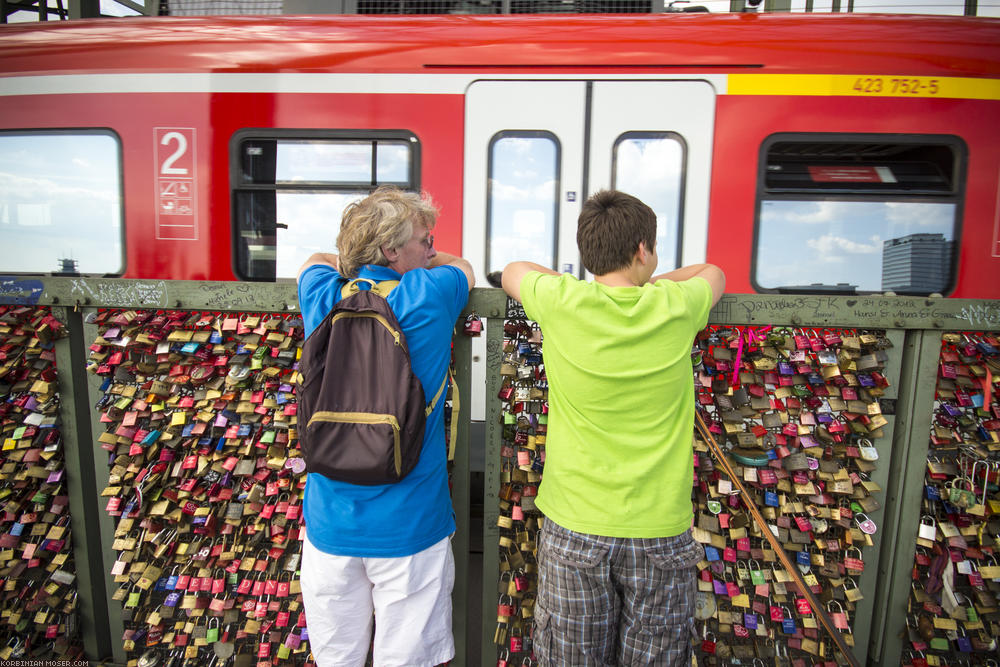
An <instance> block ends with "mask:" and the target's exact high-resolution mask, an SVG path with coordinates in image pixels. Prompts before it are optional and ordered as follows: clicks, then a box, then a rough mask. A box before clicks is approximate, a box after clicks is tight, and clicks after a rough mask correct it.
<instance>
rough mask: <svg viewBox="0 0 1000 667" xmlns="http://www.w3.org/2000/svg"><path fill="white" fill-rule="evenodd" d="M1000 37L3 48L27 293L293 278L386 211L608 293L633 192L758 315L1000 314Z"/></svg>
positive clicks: (391, 30)
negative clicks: (830, 299) (826, 311)
mask: <svg viewBox="0 0 1000 667" xmlns="http://www.w3.org/2000/svg"><path fill="white" fill-rule="evenodd" d="M997 118H1000V20H993V19H983V18H957V17H917V16H900V15H894V16H879V15H811V14H805V15H803V14H794V15H793V14H783V15H777V14H761V15H758V14H712V15H707V14H696V13H674V14H664V15H642V16H587V15H573V16H567V15H559V16H540V15H536V16H518V17H509V16H504V17H500V16H490V17H486V16H439V17H363V16H336V17H307V16H284V17H252V18H251V17H227V18H170V19H166V18H165V19H152V18H141V19H113V20H93V21H91V20H87V21H74V22H66V23H58V24H55V23H49V24H32V25H23V24H22V25H6V26H2V27H0V234H2V238H3V244H2V250H0V273H9V274H24V273H27V274H31V273H43V274H47V273H80V274H84V275H109V276H121V277H125V278H170V279H206V280H265V281H267V280H275V279H282V278H290V277H293V276H294V274H295V270H296V269H297V267H298V265H299V263H300V262H301V261H302V259H303V258H304V257H305V256H307V255H308V254H309V253H311V252H313V251H314V250H317V249H324V250H329V249H331V248H332V247H333V245H334V240H335V238H336V232H337V226H338V223H339V216H340V211H341V210H342V208H343V206H344V205H346V203H347V202H348V201H350V200H351V199H352V198H354V197H357V196H359V195H362V194H364V193H366V192H367V191H368V190H370V189H371V188H372V187H373V186H374V185H377V184H382V183H394V184H396V185H399V186H401V187H404V188H419V189H423V190H426V191H428V192H429V193H431V195H432V196H433V197H434V199H435V200H436V202H437V203H438V205H439V206H440V209H441V217H440V221H439V224H438V227H437V229H436V231H435V236H436V238H437V243H438V245H439V247H441V248H442V249H444V250H447V251H450V252H460V253H462V254H463V255H464V256H466V257H468V258H470V259H471V260H472V261H473V262H474V264H475V265H476V269H477V273H478V274H479V275H482V274H484V273H485V272H487V271H491V270H495V269H498V268H501V267H502V266H503V265H504V263H505V262H506V261H508V260H510V259H514V258H517V259H533V260H535V261H538V262H540V263H543V264H547V265H550V266H553V267H556V268H559V269H560V270H564V271H569V272H573V273H577V274H580V275H582V271H583V270H582V267H581V266H580V263H579V258H578V255H577V253H576V247H575V220H576V216H577V213H578V211H579V208H580V205H581V202H582V201H583V200H584V199H585V198H586V197H587V195H588V194H589V193H592V192H594V191H596V190H597V189H599V188H603V187H616V188H618V189H621V190H625V191H628V192H632V193H633V194H636V195H638V196H640V197H641V198H643V199H644V200H646V201H647V202H648V203H650V204H651V205H652V206H653V208H654V209H655V210H656V211H657V214H658V216H659V221H660V228H659V247H658V249H659V256H660V258H661V261H662V263H663V265H664V266H663V268H665V269H666V268H670V265H674V264H681V263H690V262H696V261H706V260H707V261H710V262H713V263H716V264H719V265H721V266H723V267H725V269H726V272H727V275H728V289H729V291H731V292H737V293H738V292H754V291H757V292H783V291H787V292H824V293H864V292H882V291H895V292H897V293H911V294H929V293H942V294H944V295H946V296H953V297H964V298H1000V280H997V276H998V274H1000V272H998V268H1000V211H998V206H1000V190H998V185H1000V127H998V125H997V122H996V120H997Z"/></svg>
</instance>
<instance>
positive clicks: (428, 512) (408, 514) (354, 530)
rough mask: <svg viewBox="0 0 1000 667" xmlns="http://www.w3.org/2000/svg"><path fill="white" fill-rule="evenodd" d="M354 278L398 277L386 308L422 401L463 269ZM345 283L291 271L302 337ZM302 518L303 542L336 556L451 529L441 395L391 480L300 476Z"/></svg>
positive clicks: (314, 272)
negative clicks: (416, 453) (407, 462)
mask: <svg viewBox="0 0 1000 667" xmlns="http://www.w3.org/2000/svg"><path fill="white" fill-rule="evenodd" d="M358 273H359V277H360V278H367V279H369V280H374V281H376V282H380V281H383V280H399V281H400V282H399V285H398V286H397V287H396V289H394V290H393V291H392V293H391V294H389V298H388V301H389V307H390V308H392V311H393V313H394V314H395V315H396V319H397V320H399V324H400V326H402V328H403V334H404V335H405V336H406V342H407V345H408V346H409V350H410V363H411V366H412V368H413V372H414V373H415V374H416V376H417V377H418V378H419V379H420V383H421V384H422V385H423V388H424V396H425V397H426V399H427V400H428V401H430V400H431V398H433V396H434V395H435V394H436V393H437V390H438V389H439V388H440V387H441V381H442V380H443V379H444V377H445V374H446V373H447V372H448V365H449V363H450V362H451V338H452V333H453V330H454V326H455V321H456V320H457V319H458V315H459V313H461V311H462V308H464V307H465V303H466V301H468V298H469V284H468V281H467V279H466V277H465V274H464V273H463V272H462V271H461V270H460V269H458V268H457V267H454V266H440V267H435V268H433V269H414V270H412V271H407V272H406V273H405V274H403V275H402V276H400V275H399V274H398V273H396V272H395V271H393V270H392V269H390V268H388V267H384V266H375V265H370V264H369V265H365V266H363V267H361V270H360V271H359V272H358ZM346 282H347V279H346V278H343V277H342V276H341V275H340V274H339V273H338V272H337V271H336V270H334V269H333V267H330V266H325V265H322V264H317V265H314V266H311V267H309V268H308V269H306V270H305V271H303V272H302V275H301V276H300V277H299V286H298V287H299V308H300V310H301V312H302V319H303V322H304V325H305V334H306V336H309V334H311V333H312V331H313V330H314V329H315V328H316V327H317V326H318V325H319V323H320V322H321V321H322V320H323V318H324V317H326V315H327V314H328V313H329V312H330V309H331V308H333V305H334V304H335V303H336V302H337V301H339V300H340V290H341V288H343V286H344V284H345V283H346ZM303 516H304V517H305V522H306V530H307V531H308V534H309V541H310V542H312V543H313V545H315V546H316V548H317V549H319V550H320V551H323V552H326V553H329V554H334V555H337V556H356V557H366V558H371V557H374V558H396V557H400V556H410V555H412V554H415V553H417V552H418V551H422V550H423V549H426V548H427V547H429V546H431V545H433V544H435V543H437V542H439V541H440V540H442V539H444V538H445V537H447V536H448V535H450V534H451V533H453V532H454V531H455V516H454V513H453V511H452V507H451V496H450V494H449V492H448V472H447V452H446V448H445V440H444V401H443V400H440V399H439V401H438V404H437V405H436V406H435V407H434V411H433V412H432V413H431V414H430V416H429V417H427V424H426V426H425V427H424V447H423V450H421V453H420V460H419V461H418V462H417V465H416V467H415V468H414V469H413V471H412V472H410V474H409V475H407V476H406V477H404V478H403V479H402V480H401V481H399V482H396V483H395V484H384V485H377V486H362V485H358V484H350V483H347V482H339V481H336V480H332V479H330V478H328V477H325V476H324V475H321V474H319V473H309V474H307V475H306V491H305V500H304V502H303Z"/></svg>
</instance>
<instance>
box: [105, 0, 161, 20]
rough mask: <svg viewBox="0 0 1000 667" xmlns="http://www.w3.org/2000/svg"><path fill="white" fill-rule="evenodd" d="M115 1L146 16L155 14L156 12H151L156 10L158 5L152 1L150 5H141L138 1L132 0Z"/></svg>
mask: <svg viewBox="0 0 1000 667" xmlns="http://www.w3.org/2000/svg"><path fill="white" fill-rule="evenodd" d="M114 1H115V3H117V4H119V5H121V6H122V7H127V8H128V9H131V10H133V11H136V12H139V13H140V14H142V15H144V16H155V14H151V13H150V12H154V11H155V10H156V7H155V6H154V5H153V4H152V3H150V4H149V6H147V5H141V4H139V3H138V2H132V0H114Z"/></svg>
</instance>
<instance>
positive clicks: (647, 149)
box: [611, 132, 685, 273]
mask: <svg viewBox="0 0 1000 667" xmlns="http://www.w3.org/2000/svg"><path fill="white" fill-rule="evenodd" d="M684 152H685V146H684V140H683V139H681V137H680V136H679V135H677V134H674V133H672V132H626V133H625V134H623V135H621V136H620V137H619V138H618V140H617V141H615V147H614V158H613V161H614V169H613V175H612V181H611V187H613V188H614V189H616V190H621V191H622V192H627V193H628V194H630V195H632V196H634V197H638V198H639V199H641V200H642V201H643V203H645V204H646V205H647V206H649V207H650V208H651V209H653V211H654V212H655V213H656V254H657V256H658V258H659V260H660V261H659V264H658V265H657V267H656V273H664V272H666V271H671V270H673V269H676V268H677V267H678V266H680V250H681V230H682V227H681V220H682V219H683V208H682V206H683V202H682V201H681V192H683V190H684Z"/></svg>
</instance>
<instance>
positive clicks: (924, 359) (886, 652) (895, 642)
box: [871, 331, 941, 665]
mask: <svg viewBox="0 0 1000 667" xmlns="http://www.w3.org/2000/svg"><path fill="white" fill-rule="evenodd" d="M905 338H906V341H905V343H904V346H903V359H902V361H901V363H900V368H901V371H902V375H901V376H900V381H899V387H900V389H899V400H898V401H897V403H896V419H895V428H894V432H893V455H892V458H891V460H890V461H889V485H888V487H886V490H885V494H886V495H885V498H886V511H885V515H884V518H883V521H882V525H883V527H884V528H885V529H886V532H885V534H884V535H883V536H882V540H881V541H882V553H881V557H880V559H879V565H878V570H879V575H880V578H879V585H878V587H877V588H876V591H875V602H876V603H877V604H876V607H875V608H876V609H878V610H880V611H881V613H882V615H881V617H879V618H874V619H873V626H874V627H873V629H872V646H871V651H872V658H873V660H876V661H877V664H881V665H898V664H900V658H901V656H902V652H903V641H904V638H902V637H900V636H899V632H900V630H902V629H903V627H901V625H902V623H903V619H905V618H906V609H907V602H908V600H909V596H910V582H911V572H910V565H911V564H912V563H913V556H914V553H915V542H916V539H917V529H918V527H919V525H918V524H919V519H918V517H919V508H920V504H921V500H922V497H923V486H924V470H925V468H926V463H927V451H928V449H929V447H930V439H929V433H930V429H931V418H932V416H933V409H932V408H933V405H934V393H935V389H936V385H937V382H936V376H937V364H938V358H939V356H940V353H941V336H940V334H937V333H934V332H921V331H907V332H906V336H905ZM914 510H917V512H915V511H914Z"/></svg>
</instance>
